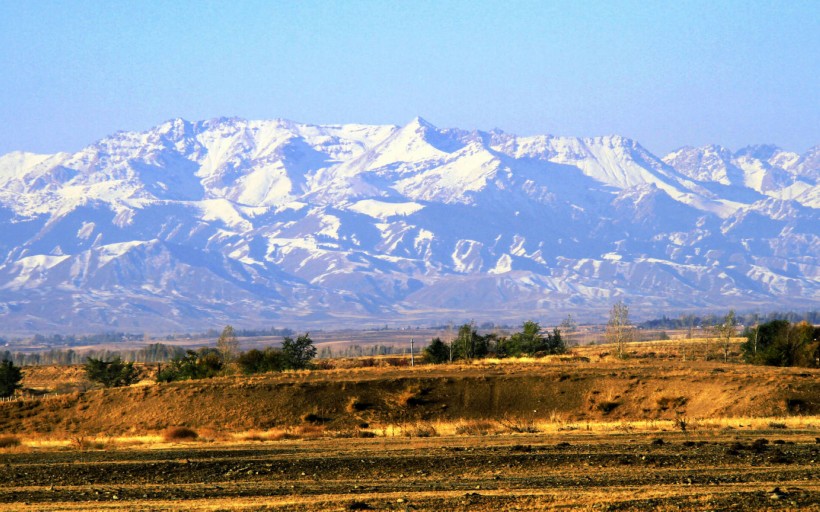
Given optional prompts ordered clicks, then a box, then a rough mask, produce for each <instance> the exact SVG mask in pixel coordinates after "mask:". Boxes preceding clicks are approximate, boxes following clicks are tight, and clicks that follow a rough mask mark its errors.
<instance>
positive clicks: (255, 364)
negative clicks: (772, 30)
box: [236, 347, 285, 375]
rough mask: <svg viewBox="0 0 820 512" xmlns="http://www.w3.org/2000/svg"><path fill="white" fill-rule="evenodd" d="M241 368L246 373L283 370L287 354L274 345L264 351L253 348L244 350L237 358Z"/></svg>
mask: <svg viewBox="0 0 820 512" xmlns="http://www.w3.org/2000/svg"><path fill="white" fill-rule="evenodd" d="M236 362H237V364H239V368H240V369H241V370H242V372H243V373H245V374H248V375H250V374H254V373H264V372H281V371H282V370H284V369H285V354H284V353H283V352H282V351H281V350H277V349H275V348H272V347H268V348H266V349H265V350H264V351H262V350H258V349H253V350H249V351H247V352H243V353H242V354H241V355H240V356H239V359H237V361H236Z"/></svg>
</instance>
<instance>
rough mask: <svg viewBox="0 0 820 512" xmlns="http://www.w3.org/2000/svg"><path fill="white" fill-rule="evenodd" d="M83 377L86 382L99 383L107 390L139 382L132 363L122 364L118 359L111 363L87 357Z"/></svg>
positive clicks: (137, 373)
mask: <svg viewBox="0 0 820 512" xmlns="http://www.w3.org/2000/svg"><path fill="white" fill-rule="evenodd" d="M85 375H86V377H87V378H88V380H90V381H93V382H99V383H100V384H102V385H103V386H105V387H107V388H116V387H120V386H130V385H131V384H134V383H135V382H137V381H138V380H139V372H138V371H137V369H136V368H134V363H123V362H122V359H120V358H119V357H115V358H114V359H112V360H111V361H103V360H102V359H95V358H93V357H89V358H88V359H87V360H86V363H85Z"/></svg>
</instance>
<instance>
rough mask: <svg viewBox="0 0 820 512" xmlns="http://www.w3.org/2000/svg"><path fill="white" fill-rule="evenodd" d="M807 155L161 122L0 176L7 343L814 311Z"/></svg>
mask: <svg viewBox="0 0 820 512" xmlns="http://www.w3.org/2000/svg"><path fill="white" fill-rule="evenodd" d="M819 178H820V146H818V147H815V148H813V149H812V150H810V151H809V152H808V153H807V154H805V155H798V154H795V153H790V152H787V151H783V150H781V149H779V148H776V147H773V146H753V147H748V148H744V149H742V150H740V151H738V152H735V153H732V152H731V151H730V150H728V149H726V148H723V147H720V146H706V147H702V148H690V147H686V148H682V149H680V150H678V151H676V152H674V153H672V154H670V155H667V156H666V157H664V158H658V157H656V156H655V155H653V154H651V153H650V152H649V151H647V150H646V149H645V148H643V147H642V146H641V145H640V144H638V143H637V142H635V141H633V140H629V139H626V138H622V137H617V136H611V137H597V138H583V139H581V138H571V137H553V136H531V137H519V136H515V135H509V134H506V133H502V132H489V133H488V132H480V131H464V130H457V129H439V128H436V127H435V126H432V125H431V124H430V123H427V122H426V121H424V120H423V119H420V118H417V119H414V120H413V121H411V122H410V123H409V124H407V125H406V126H401V127H399V126H366V125H340V126H314V125H308V124H300V123H294V122H290V121H284V120H275V121H246V120H241V119H215V120H209V121H202V122H196V123H191V122H188V121H185V120H182V119H176V120H173V121H169V122H167V123H164V124H162V125H160V126H157V127H156V128H154V129H152V130H150V131H147V132H142V133H135V132H121V133H117V134H115V135H113V136H111V137H108V138H106V139H103V140H101V141H99V142H97V143H96V144H93V145H91V146H88V147H87V148H85V149H83V150H82V151H79V152H77V153H74V154H67V153H59V154H55V155H34V154H29V153H21V152H15V153H10V154H7V155H4V156H0V233H2V236H0V319H2V324H0V325H2V328H3V329H5V330H6V331H10V332H20V331H54V330H71V331H75V332H77V331H83V330H84V331H90V330H100V329H118V330H128V331H133V330H147V331H151V332H159V331H175V330H182V329H186V330H187V329H197V330H201V329H204V328H208V327H212V326H219V325H224V324H225V323H233V324H235V325H243V326H271V325H279V326H284V325H287V326H294V327H297V328H298V327H302V326H324V327H328V328H330V327H337V326H351V325H367V324H384V323H424V322H433V321H448V320H454V321H461V320H464V319H476V320H484V319H486V320H495V321H516V320H520V319H527V318H534V319H541V320H544V321H551V320H555V319H557V318H559V317H563V316H564V315H566V313H568V312H572V313H574V314H575V315H576V316H578V317H579V318H581V319H582V320H583V319H585V318H589V319H597V318H599V317H600V315H601V314H602V313H603V312H605V311H606V310H607V309H608V308H609V306H610V305H611V304H612V302H614V301H615V300H617V299H618V298H624V299H625V300H626V301H627V302H628V303H629V304H630V305H631V306H632V310H633V312H634V313H633V314H636V315H647V316H650V315H657V314H660V313H673V314H674V313H678V312H681V311H684V310H693V309H697V310H705V309H725V308H729V307H733V308H736V309H741V310H743V309H760V310H770V309H787V308H798V309H805V308H807V307H810V308H814V307H817V305H818V304H819V303H820V187H818V179H819Z"/></svg>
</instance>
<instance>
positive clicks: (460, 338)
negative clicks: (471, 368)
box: [453, 323, 489, 359]
mask: <svg viewBox="0 0 820 512" xmlns="http://www.w3.org/2000/svg"><path fill="white" fill-rule="evenodd" d="M488 352H489V346H488V343H487V339H486V338H484V337H483V336H480V335H479V334H478V331H476V329H475V326H474V325H473V324H471V323H470V324H464V325H462V326H461V327H459V329H458V335H457V336H456V339H455V340H453V359H477V358H480V357H484V356H486V355H487V353H488Z"/></svg>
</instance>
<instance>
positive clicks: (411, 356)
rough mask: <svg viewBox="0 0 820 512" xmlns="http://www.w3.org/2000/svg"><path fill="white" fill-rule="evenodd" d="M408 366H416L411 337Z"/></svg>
mask: <svg viewBox="0 0 820 512" xmlns="http://www.w3.org/2000/svg"><path fill="white" fill-rule="evenodd" d="M410 366H416V359H415V356H414V355H413V338H410Z"/></svg>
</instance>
